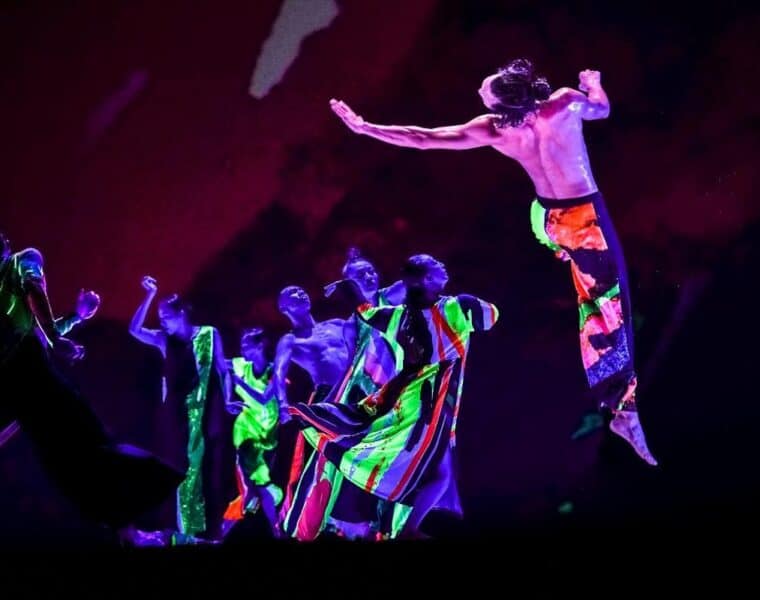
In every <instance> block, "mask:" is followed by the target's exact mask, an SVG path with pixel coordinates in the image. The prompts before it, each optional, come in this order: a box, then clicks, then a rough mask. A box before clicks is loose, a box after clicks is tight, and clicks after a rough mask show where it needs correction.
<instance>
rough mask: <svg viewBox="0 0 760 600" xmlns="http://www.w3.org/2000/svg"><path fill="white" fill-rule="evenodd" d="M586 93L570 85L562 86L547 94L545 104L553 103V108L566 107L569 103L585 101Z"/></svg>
mask: <svg viewBox="0 0 760 600" xmlns="http://www.w3.org/2000/svg"><path fill="white" fill-rule="evenodd" d="M585 101H586V94H584V93H583V92H579V91H578V90H575V89H573V88H570V87H563V88H559V89H558V90H555V91H554V92H553V93H552V95H551V96H549V99H548V101H547V102H546V104H550V105H554V107H555V108H566V107H568V106H569V105H570V104H573V103H575V102H585Z"/></svg>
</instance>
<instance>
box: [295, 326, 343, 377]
mask: <svg viewBox="0 0 760 600" xmlns="http://www.w3.org/2000/svg"><path fill="white" fill-rule="evenodd" d="M344 324H345V321H344V320H343V319H330V320H328V321H322V322H320V323H316V324H315V325H314V328H313V329H312V330H311V332H309V335H307V336H303V337H299V336H297V335H296V334H295V333H289V334H287V335H286V336H285V338H284V339H283V341H284V342H285V344H287V347H288V348H289V349H290V353H291V355H290V356H291V360H292V361H293V362H294V363H296V364H297V365H298V366H299V367H301V368H302V369H303V370H305V371H306V372H307V373H308V374H309V375H310V376H311V379H312V381H313V382H314V385H334V384H335V383H336V382H337V381H338V379H339V378H340V377H341V376H342V375H343V373H344V372H345V370H346V368H347V367H348V358H349V357H348V347H347V346H346V342H345V340H344V338H343V327H344Z"/></svg>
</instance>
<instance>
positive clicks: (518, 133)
mask: <svg viewBox="0 0 760 600" xmlns="http://www.w3.org/2000/svg"><path fill="white" fill-rule="evenodd" d="M583 102H585V96H584V95H583V94H581V93H580V92H578V91H576V90H573V89H570V88H561V89H559V90H557V91H556V92H554V93H553V94H552V95H551V97H550V98H549V99H548V100H546V101H544V102H542V103H541V105H540V107H539V109H538V111H537V112H536V113H535V114H530V115H528V116H527V117H526V119H525V122H524V123H523V124H522V125H520V126H518V127H509V126H505V127H496V122H497V120H498V116H496V115H483V116H482V117H479V119H483V120H484V121H488V122H489V125H490V126H491V127H493V133H494V139H492V141H491V146H492V147H493V148H494V149H495V150H498V151H499V152H501V153H502V154H504V155H505V156H508V157H509V158H513V159H514V160H516V161H517V162H519V163H520V165H521V166H522V167H523V168H524V169H525V171H526V172H527V173H528V175H529V176H530V178H531V180H532V181H533V185H534V186H535V188H536V193H537V194H538V195H539V196H543V197H545V198H558V199H564V198H577V197H580V196H585V195H587V194H591V193H593V192H595V191H597V185H596V182H595V181H594V177H593V175H592V173H591V165H590V164H589V158H588V152H587V150H586V143H585V141H584V139H583V120H582V118H581V111H582V108H583V104H582V103H583Z"/></svg>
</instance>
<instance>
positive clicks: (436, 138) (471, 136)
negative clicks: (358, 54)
mask: <svg viewBox="0 0 760 600" xmlns="http://www.w3.org/2000/svg"><path fill="white" fill-rule="evenodd" d="M330 107H331V108H332V110H333V112H334V113H335V114H336V115H338V117H340V119H341V120H342V121H343V122H344V123H345V124H346V126H347V127H348V128H349V129H350V130H351V131H353V132H354V133H361V134H364V135H368V136H370V137H373V138H375V139H377V140H380V141H381V142H385V143H387V144H393V145H394V146H403V147H404V148H417V149H419V150H434V149H441V150H467V149H469V148H480V147H482V146H490V145H491V144H493V143H495V142H496V141H498V140H499V138H500V134H499V132H498V130H497V129H496V121H497V120H498V118H499V117H498V116H497V115H490V114H489V115H481V116H479V117H475V118H474V119H472V120H471V121H468V122H467V123H463V124H461V125H450V126H446V127H435V128H432V129H427V128H425V127H417V126H416V125H375V124H374V123H368V122H367V121H365V120H364V119H363V118H362V117H360V116H359V115H357V114H356V113H355V112H354V111H353V110H351V108H350V107H349V106H348V105H347V104H346V103H345V102H343V101H341V100H335V99H333V100H330Z"/></svg>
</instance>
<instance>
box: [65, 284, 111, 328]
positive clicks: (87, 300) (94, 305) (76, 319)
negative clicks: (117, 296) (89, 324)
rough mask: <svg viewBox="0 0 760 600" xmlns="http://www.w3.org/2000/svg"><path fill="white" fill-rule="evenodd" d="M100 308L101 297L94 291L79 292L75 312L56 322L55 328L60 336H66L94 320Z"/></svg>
mask: <svg viewBox="0 0 760 600" xmlns="http://www.w3.org/2000/svg"><path fill="white" fill-rule="evenodd" d="M99 307H100V296H98V295H97V294H96V293H95V292H93V291H85V290H84V289H81V290H79V296H78V297H77V303H76V307H75V308H74V312H72V313H71V314H70V315H67V316H65V317H60V318H58V319H56V320H55V328H56V330H57V331H58V333H59V335H66V334H67V333H69V332H70V331H71V330H72V329H74V327H76V326H77V325H79V324H80V323H83V322H84V321H87V320H88V319H92V317H94V316H95V313H96V312H98V308H99Z"/></svg>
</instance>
